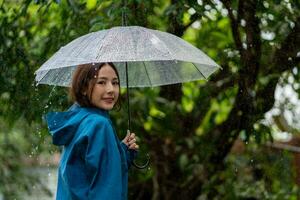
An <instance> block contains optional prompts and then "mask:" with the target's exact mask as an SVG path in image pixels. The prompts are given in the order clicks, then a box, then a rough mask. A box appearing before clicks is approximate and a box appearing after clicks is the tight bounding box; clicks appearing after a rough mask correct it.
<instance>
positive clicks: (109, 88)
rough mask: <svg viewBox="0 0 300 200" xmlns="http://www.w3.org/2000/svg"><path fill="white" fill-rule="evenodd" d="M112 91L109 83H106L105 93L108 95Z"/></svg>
mask: <svg viewBox="0 0 300 200" xmlns="http://www.w3.org/2000/svg"><path fill="white" fill-rule="evenodd" d="M113 90H114V87H113V85H112V84H111V83H108V84H107V85H106V92H108V93H110V92H113Z"/></svg>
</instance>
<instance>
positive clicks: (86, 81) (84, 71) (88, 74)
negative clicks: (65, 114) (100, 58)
mask: <svg viewBox="0 0 300 200" xmlns="http://www.w3.org/2000/svg"><path fill="white" fill-rule="evenodd" d="M106 64H107V65H109V66H111V67H112V68H113V70H114V71H115V73H116V75H117V77H118V79H119V81H120V78H119V73H118V71H117V69H116V67H115V65H114V64H113V63H111V62H108V63H95V64H83V65H78V66H77V69H76V70H75V72H74V74H73V79H72V86H71V88H70V92H69V94H70V96H71V99H72V100H73V101H74V102H77V103H78V104H79V105H80V106H82V107H94V105H93V104H92V102H91V98H92V93H93V89H94V86H95V84H96V82H97V77H98V72H99V70H100V69H101V68H102V67H103V66H104V65H106ZM119 90H120V85H119ZM120 92H121V90H120ZM115 106H116V107H117V109H118V110H119V109H120V107H121V104H120V98H118V100H117V102H116V104H115Z"/></svg>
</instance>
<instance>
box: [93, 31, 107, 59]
mask: <svg viewBox="0 0 300 200" xmlns="http://www.w3.org/2000/svg"><path fill="white" fill-rule="evenodd" d="M109 33H110V30H107V31H106V34H105V35H104V36H103V38H102V41H105V38H106V37H107V36H108V34H109ZM103 43H104V42H101V43H100V45H101V46H100V48H99V49H98V51H97V54H96V60H97V59H98V58H99V57H100V55H102V54H100V52H101V50H102V48H103V45H104V44H103Z"/></svg>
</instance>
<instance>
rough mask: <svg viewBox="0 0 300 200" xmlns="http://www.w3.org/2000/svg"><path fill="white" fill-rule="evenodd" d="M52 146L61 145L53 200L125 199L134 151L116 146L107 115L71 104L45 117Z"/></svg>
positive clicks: (116, 139)
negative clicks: (54, 199) (66, 109)
mask: <svg viewBox="0 0 300 200" xmlns="http://www.w3.org/2000/svg"><path fill="white" fill-rule="evenodd" d="M46 120H47V123H48V128H49V131H50V133H51V134H52V138H53V144H55V145H58V146H61V145H63V147H64V148H63V153H62V157H61V161H60V166H59V170H58V185H57V194H56V199H57V200H71V199H72V200H85V199H87V200H124V199H127V186H128V168H129V166H130V165H131V162H132V160H133V159H134V157H135V154H136V151H134V150H129V149H128V147H127V146H126V145H125V144H124V143H123V142H120V141H119V139H118V138H117V136H116V133H115V131H114V129H113V126H112V123H111V120H110V118H109V115H108V113H107V111H104V110H101V109H98V108H86V107H80V106H79V105H78V104H74V105H73V106H72V107H71V108H70V109H69V110H68V111H66V112H51V113H48V114H47V116H46Z"/></svg>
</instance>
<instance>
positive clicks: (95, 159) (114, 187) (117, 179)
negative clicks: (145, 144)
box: [85, 119, 127, 200]
mask: <svg viewBox="0 0 300 200" xmlns="http://www.w3.org/2000/svg"><path fill="white" fill-rule="evenodd" d="M86 124H87V125H88V126H87V127H85V129H86V130H85V131H86V132H87V133H88V138H89V139H88V145H87V150H86V155H85V165H86V172H87V178H88V180H89V183H90V185H89V191H88V199H89V200H94V199H122V192H123V191H124V189H125V188H122V168H121V158H120V153H119V150H118V144H117V142H118V141H117V140H116V136H115V134H114V131H113V128H112V126H111V124H110V123H109V122H108V121H107V120H102V121H100V122H99V121H97V120H95V119H92V120H89V121H88V122H87V123H86ZM126 189H127V188H126Z"/></svg>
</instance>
